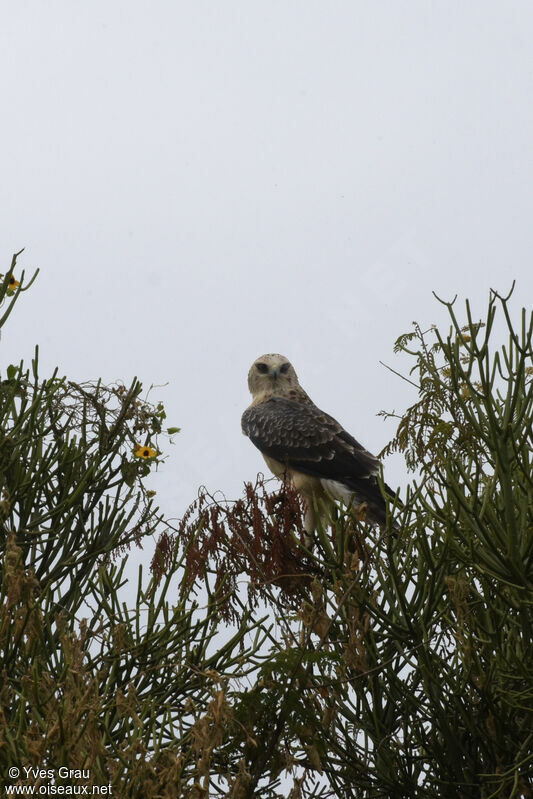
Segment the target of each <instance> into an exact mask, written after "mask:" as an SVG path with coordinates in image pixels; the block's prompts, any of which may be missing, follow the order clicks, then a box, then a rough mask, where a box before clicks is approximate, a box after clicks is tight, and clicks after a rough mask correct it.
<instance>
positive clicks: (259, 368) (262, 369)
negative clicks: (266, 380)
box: [255, 363, 268, 375]
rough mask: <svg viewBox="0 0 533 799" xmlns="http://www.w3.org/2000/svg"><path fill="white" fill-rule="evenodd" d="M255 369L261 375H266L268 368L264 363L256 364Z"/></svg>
mask: <svg viewBox="0 0 533 799" xmlns="http://www.w3.org/2000/svg"><path fill="white" fill-rule="evenodd" d="M255 368H256V369H257V371H258V372H261V374H262V375H266V373H267V372H268V366H267V365H266V363H256V365H255Z"/></svg>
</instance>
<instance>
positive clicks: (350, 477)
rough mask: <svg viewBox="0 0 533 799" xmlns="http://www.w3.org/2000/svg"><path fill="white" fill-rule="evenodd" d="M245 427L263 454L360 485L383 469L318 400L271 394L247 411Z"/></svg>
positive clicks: (308, 471)
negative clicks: (321, 407) (324, 410)
mask: <svg viewBox="0 0 533 799" xmlns="http://www.w3.org/2000/svg"><path fill="white" fill-rule="evenodd" d="M242 430H243V433H244V434H245V435H247V436H248V438H249V439H250V440H251V441H252V442H253V443H254V444H255V446H256V447H257V448H258V449H259V450H260V451H261V452H262V453H263V455H268V456H269V457H270V458H274V459H275V460H277V461H279V462H280V463H283V464H286V465H287V466H289V467H290V468H291V469H294V470H296V471H299V472H303V473H304V474H309V475H312V476H314V477H320V478H324V479H327V480H338V481H339V482H341V483H343V484H344V485H346V486H348V487H349V488H350V487H351V488H353V489H354V490H359V489H360V487H361V483H360V481H361V480H365V479H368V478H369V477H372V476H373V475H375V474H376V473H377V472H378V470H379V461H378V460H377V458H375V457H374V456H373V455H371V454H370V452H368V451H367V450H366V449H365V448H364V447H363V446H361V444H359V442H358V441H356V440H355V438H353V436H351V435H350V434H349V433H347V432H346V430H344V429H343V427H342V426H341V425H340V424H339V423H338V422H337V421H336V420H335V419H333V417H331V416H329V415H328V414H327V413H324V412H323V411H321V410H320V409H319V408H317V407H316V405H312V404H307V403H301V402H297V401H296V400H293V399H287V398H285V397H271V398H270V399H268V400H266V401H265V402H262V403H260V404H258V405H255V406H251V407H250V408H248V409H247V410H246V411H245V412H244V413H243V416H242ZM371 482H372V483H373V482H375V479H373V480H371Z"/></svg>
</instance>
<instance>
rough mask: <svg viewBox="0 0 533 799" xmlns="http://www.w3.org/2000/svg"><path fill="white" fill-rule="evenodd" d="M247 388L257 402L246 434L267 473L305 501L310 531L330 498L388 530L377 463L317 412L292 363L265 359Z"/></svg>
mask: <svg viewBox="0 0 533 799" xmlns="http://www.w3.org/2000/svg"><path fill="white" fill-rule="evenodd" d="M248 387H249V389H250V393H251V394H252V397H253V401H252V404H251V405H250V407H249V408H247V409H246V410H245V411H244V413H243V415H242V431H243V433H244V434H245V435H246V436H248V438H249V439H250V440H251V441H252V443H253V444H255V446H256V447H257V448H258V449H259V450H260V452H261V453H262V455H263V457H264V459H265V461H266V463H267V466H268V467H269V469H270V470H271V471H272V472H273V473H274V474H275V475H276V476H277V477H280V478H284V477H287V478H288V479H290V480H291V482H292V483H293V485H294V487H295V489H296V490H297V491H298V492H299V493H300V494H301V495H302V497H303V499H304V502H305V507H306V514H305V529H306V531H307V532H308V533H311V532H313V530H314V529H315V528H316V524H317V518H316V511H315V507H318V505H319V501H324V500H326V501H331V499H332V498H333V499H340V500H342V501H343V502H344V503H345V504H346V505H353V506H356V507H357V506H360V505H362V503H365V507H366V517H367V518H368V519H369V521H371V522H375V523H376V524H380V525H382V524H384V523H385V501H384V499H383V496H382V494H381V491H380V488H379V484H378V481H377V478H376V475H377V473H378V471H379V466H380V464H379V461H378V459H377V458H375V457H374V456H373V455H371V454H370V452H368V451H367V450H366V449H365V448H364V447H362V446H361V444H359V442H358V441H356V440H355V438H353V437H352V436H351V435H350V434H349V433H347V432H346V430H344V428H343V427H342V425H340V424H339V423H338V422H337V421H336V420H335V419H334V418H333V417H332V416H329V415H328V414H327V413H324V411H321V410H320V408H317V406H316V405H315V404H314V402H313V401H312V400H311V398H310V397H309V396H308V395H307V394H306V392H305V391H304V390H303V388H302V387H301V385H300V383H299V382H298V378H297V376H296V372H295V371H294V368H293V366H292V365H291V364H290V363H289V361H288V360H287V359H286V358H284V357H283V355H276V354H271V355H262V356H261V357H260V358H258V359H257V360H256V361H254V363H253V364H252V367H251V369H250V371H249V373H248ZM387 488H388V487H387ZM389 491H390V489H389ZM390 493H391V494H393V492H392V491H390Z"/></svg>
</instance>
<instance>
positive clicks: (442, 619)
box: [0, 257, 533, 799]
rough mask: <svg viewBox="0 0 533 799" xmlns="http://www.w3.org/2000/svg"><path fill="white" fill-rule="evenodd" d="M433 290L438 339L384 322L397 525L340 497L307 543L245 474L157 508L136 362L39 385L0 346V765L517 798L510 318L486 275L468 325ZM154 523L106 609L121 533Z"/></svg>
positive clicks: (519, 435) (523, 392)
mask: <svg viewBox="0 0 533 799" xmlns="http://www.w3.org/2000/svg"><path fill="white" fill-rule="evenodd" d="M15 268H16V257H15V258H14V261H13V263H12V266H11V272H10V273H8V274H7V275H6V276H5V277H4V280H3V284H2V288H1V289H0V304H1V303H2V301H4V304H5V305H6V310H5V311H4V314H3V316H2V317H1V321H0V325H1V324H3V323H4V322H5V321H6V319H7V318H8V316H9V313H11V310H12V308H13V306H14V303H15V302H17V301H18V299H19V297H20V296H21V292H23V291H24V290H25V289H26V287H25V285H24V280H23V279H22V278H21V280H20V285H16V283H17V281H16V280H14V279H12V277H13V275H14V270H15ZM445 305H446V307H447V309H448V312H449V315H450V320H451V329H450V331H449V332H448V333H447V334H446V335H444V334H442V333H441V332H440V331H439V330H438V329H436V328H431V329H430V330H428V331H426V332H424V331H423V330H422V328H421V327H420V326H418V325H415V326H414V329H413V331H410V332H409V333H407V334H405V335H404V336H401V337H400V338H399V339H398V341H397V342H396V347H395V349H396V351H397V352H398V353H400V354H401V357H402V358H408V359H410V362H411V364H412V368H411V370H410V373H409V377H406V378H405V379H407V380H409V382H410V383H412V385H413V388H414V389H415V390H416V392H417V395H416V398H415V400H414V402H413V404H412V405H411V407H410V408H408V409H407V411H406V412H405V414H403V415H402V416H401V417H399V425H398V431H397V434H396V436H395V438H394V439H393V441H392V442H391V443H390V445H389V446H388V447H387V449H386V451H387V452H393V451H399V452H402V453H403V454H404V455H405V458H406V462H407V465H408V467H409V468H410V469H411V470H412V471H413V472H414V475H413V479H412V483H411V485H410V486H409V487H408V489H407V492H406V496H405V497H403V500H404V501H403V504H402V505H401V506H400V504H399V503H397V505H398V507H395V508H391V509H390V510H391V515H394V517H395V525H394V526H393V525H392V524H390V525H389V528H388V529H383V530H378V529H376V528H372V527H371V526H369V525H367V524H366V523H365V522H364V512H362V511H361V509H357V512H353V509H347V508H344V507H338V508H336V509H335V511H334V513H333V515H332V518H331V519H330V524H329V525H328V527H326V528H324V529H320V530H318V531H317V534H316V536H315V539H316V540H315V545H314V548H313V550H312V551H309V550H307V549H306V548H305V546H304V545H303V543H302V541H303V540H304V537H303V528H302V524H301V503H300V500H299V498H298V496H297V495H296V494H295V493H294V491H293V490H292V489H291V487H290V486H288V485H283V486H282V487H281V490H279V491H277V492H269V491H268V490H267V484H266V483H265V481H264V480H262V479H258V480H257V482H256V483H255V484H254V485H252V484H249V485H247V486H246V489H245V493H244V496H243V497H242V498H241V499H239V500H237V501H236V502H233V503H231V502H227V501H225V500H223V501H221V500H218V499H217V498H216V496H213V495H210V494H209V493H208V492H207V491H203V492H201V493H200V495H199V497H198V499H197V500H196V501H195V502H194V503H193V504H192V505H191V507H190V508H189V510H188V511H186V513H185V514H184V515H183V517H182V519H181V521H180V522H179V523H178V524H177V525H176V527H173V526H172V525H171V524H169V523H168V521H165V520H164V518H163V517H162V515H161V514H160V512H159V511H158V509H157V508H156V507H155V506H154V504H153V503H154V498H153V495H154V492H153V491H151V490H149V489H148V488H147V486H146V485H145V482H146V479H147V478H148V476H149V475H150V474H151V472H152V469H153V467H154V464H157V463H158V462H160V460H161V455H160V451H159V438H158V437H163V436H164V435H173V434H175V433H176V432H178V428H173V427H166V416H165V411H164V408H163V406H162V405H161V404H160V403H159V404H156V405H152V404H151V403H149V402H148V401H147V400H146V399H142V396H141V385H140V383H139V382H138V381H137V380H135V381H134V382H133V383H132V385H131V386H129V387H124V386H120V385H116V386H103V385H101V384H100V383H86V384H77V383H73V382H72V381H69V380H67V379H65V378H60V377H59V376H58V375H57V374H54V375H52V377H51V378H48V379H44V380H43V379H42V378H40V377H39V374H38V353H37V352H36V356H35V359H34V361H33V364H32V368H31V369H25V368H24V366H23V364H20V365H9V366H7V367H6V369H5V372H4V373H3V375H2V376H3V377H4V380H3V381H2V382H1V383H0V488H1V490H2V497H1V501H0V540H1V542H2V548H3V561H2V572H1V588H0V671H1V674H2V680H1V681H0V773H1V775H5V774H6V773H7V769H8V768H9V767H10V766H17V767H19V768H20V767H23V766H25V765H26V766H30V765H34V766H39V767H41V768H50V767H53V768H58V767H59V766H61V765H68V766H69V767H71V768H79V769H88V770H89V771H90V775H91V776H90V780H85V782H86V783H87V784H89V785H104V784H107V783H109V782H111V784H112V787H113V792H114V795H117V796H124V797H130V796H131V797H178V798H179V797H183V798H184V799H185V797H192V799H204V797H207V796H211V797H228V799H252V797H262V799H274V797H286V796H290V799H311V798H312V797H315V798H316V799H318V797H321V798H322V799H326V797H340V798H341V799H351V798H352V797H353V798H354V799H378V797H379V798H383V799H385V798H386V797H405V799H408V798H409V799H411V798H416V799H437V797H461V798H462V799H464V798H465V797H472V798H473V797H476V799H477V798H478V797H483V799H493V798H495V797H515V799H531V797H532V796H533V677H532V675H533V639H532V624H533V620H532V618H533V617H532V612H531V611H532V605H533V476H532V469H531V448H532V438H533V430H532V416H533V414H532V410H533V381H532V377H533V370H532V338H533V317H528V316H527V315H526V313H525V312H523V313H522V317H521V319H520V323H519V325H518V332H517V331H516V329H515V326H514V324H513V321H512V318H511V313H510V310H509V302H508V298H501V297H498V296H497V295H496V294H494V293H493V294H492V295H491V297H490V302H489V307H488V311H487V315H486V319H485V320H484V321H483V323H480V322H479V321H477V320H476V321H475V320H474V319H473V317H472V314H471V311H470V307H469V305H468V304H467V306H466V319H465V320H461V321H459V319H458V318H457V312H456V309H455V307H454V306H453V305H452V304H449V303H445ZM498 312H499V316H500V319H502V321H503V322H504V324H505V325H506V327H507V337H508V342H506V343H505V345H504V346H501V347H500V348H496V349H494V345H493V339H494V331H495V329H496V326H495V325H496V320H497V319H498V317H497V314H498ZM384 415H391V414H384ZM165 430H166V433H164V431H165ZM362 517H363V521H361V518H362ZM154 534H155V535H157V536H158V543H157V546H156V548H155V552H154V555H153V559H152V563H151V573H150V575H149V576H148V577H145V576H144V571H143V569H140V570H139V577H138V581H137V589H136V599H135V601H134V602H133V603H132V604H133V606H132V607H129V606H128V604H127V603H126V602H125V601H124V596H125V594H124V588H125V587H126V584H127V580H126V576H125V575H126V570H127V555H126V552H127V549H128V548H129V547H130V546H131V545H132V544H134V543H136V542H138V543H141V544H142V545H143V546H144V547H146V545H147V543H148V542H149V541H151V538H150V536H153V535H154ZM131 582H132V581H130V584H131ZM21 782H22V783H24V782H25V780H23V779H21ZM65 782H68V780H65ZM83 782H84V781H83V780H82V783H83Z"/></svg>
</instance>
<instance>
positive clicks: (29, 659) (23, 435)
mask: <svg viewBox="0 0 533 799" xmlns="http://www.w3.org/2000/svg"><path fill="white" fill-rule="evenodd" d="M17 255H20V253H18V254H17ZM17 255H16V256H14V258H13V261H12V264H11V269H10V271H9V272H8V273H7V274H6V275H5V277H4V278H3V283H2V286H1V289H0V302H5V303H7V309H6V311H5V313H4V315H3V317H2V318H1V320H0V324H4V323H5V322H6V320H7V318H8V317H9V314H10V313H11V312H12V310H13V308H14V304H15V302H17V300H19V299H20V297H21V295H22V293H23V292H24V291H25V290H27V288H29V285H30V284H28V286H27V287H25V286H24V275H22V277H21V280H20V282H19V281H17V280H16V279H15V269H16V262H17ZM5 376H6V379H4V380H3V381H2V383H1V385H0V430H1V434H0V485H1V491H2V502H1V505H0V521H1V527H0V542H1V548H2V552H3V557H2V573H1V590H0V608H1V609H0V674H1V675H2V680H1V687H0V779H2V780H4V781H5V782H6V784H9V783H10V782H13V783H14V784H19V785H26V784H31V785H33V786H34V787H35V789H36V790H37V789H38V788H40V787H42V786H43V785H45V784H46V785H49V784H51V783H52V782H53V783H54V784H55V785H56V786H63V792H65V791H66V790H67V789H68V788H69V786H70V790H72V785H73V783H76V784H78V783H79V784H80V785H88V786H91V789H92V786H107V785H111V788H112V790H113V794H114V795H119V796H139V797H150V796H168V797H180V796H192V797H194V796H198V797H200V796H203V795H205V793H204V791H203V788H202V784H203V781H204V779H205V778H206V775H208V774H209V773H210V768H211V760H212V751H213V750H214V749H215V747H216V746H217V745H218V742H219V739H221V738H222V736H223V732H224V724H225V718H226V715H227V709H226V700H225V690H224V685H225V682H226V681H227V680H228V679H229V677H230V676H231V675H232V673H233V672H235V671H237V672H238V674H239V676H242V675H245V674H246V670H247V667H246V665H245V662H246V658H247V656H249V655H252V654H253V652H254V651H255V649H256V648H258V647H259V646H260V645H261V642H262V639H263V634H262V633H261V631H256V630H255V626H256V623H255V622H253V621H251V620H250V614H249V613H247V612H246V610H245V609H242V613H241V616H240V619H239V623H238V625H236V626H235V628H234V630H233V632H232V636H231V638H230V639H229V640H227V639H226V640H225V641H224V642H223V644H220V645H219V643H218V641H217V627H216V621H217V620H218V618H219V605H220V602H221V597H220V596H219V595H218V594H217V593H216V592H215V593H210V594H209V595H206V596H205V602H201V601H200V600H199V599H196V598H195V595H194V591H195V590H196V589H197V586H196V587H195V586H193V585H192V584H191V583H190V582H188V581H184V580H182V581H179V580H178V579H177V577H178V576H179V575H180V572H181V568H182V562H183V559H184V556H185V553H183V552H176V553H174V554H173V555H171V556H170V558H169V559H168V560H167V566H168V569H167V572H166V574H165V575H162V574H161V571H160V570H159V569H158V559H159V558H161V557H162V556H163V555H164V554H165V546H164V542H165V532H164V530H165V525H164V521H163V520H162V519H161V516H160V514H159V512H158V510H157V508H156V507H155V506H154V504H153V503H154V499H153V496H152V494H153V492H151V491H149V490H147V489H146V487H145V485H144V479H145V478H146V476H147V475H148V473H149V472H150V469H151V468H152V466H153V464H154V463H156V462H157V461H158V448H157V438H158V436H161V435H162V433H163V423H164V419H165V413H164V409H163V406H162V405H161V404H158V405H156V406H154V405H152V404H150V403H149V402H147V401H146V400H144V399H141V392H142V386H141V384H140V382H139V381H138V380H134V381H133V383H132V385H131V386H129V387H128V388H126V387H125V386H123V385H120V384H117V385H115V386H110V387H107V386H103V385H102V384H101V383H99V382H97V383H85V384H78V383H74V382H72V381H69V380H67V379H66V378H60V377H58V375H57V373H55V374H54V375H52V377H51V378H48V379H44V380H43V379H41V378H40V377H39V374H38V351H36V355H35V359H34V360H33V362H32V367H31V369H25V368H24V366H23V364H21V365H19V366H13V365H12V366H9V367H8V368H7V370H6V372H5ZM169 432H170V433H172V432H175V430H173V429H172V428H170V431H169ZM139 442H141V443H139ZM155 532H159V533H161V539H160V544H159V548H158V553H157V555H156V561H155V562H154V564H153V566H154V572H155V573H157V575H158V576H157V577H155V576H154V577H150V576H149V578H148V579H146V578H145V577H144V575H143V572H142V569H141V570H140V573H139V580H138V586H137V600H136V604H135V607H133V608H128V607H127V606H126V604H125V603H124V602H123V601H122V600H121V588H122V587H123V586H124V584H125V582H126V578H125V576H124V575H125V570H126V564H127V554H125V553H126V551H127V549H128V548H129V547H130V546H131V545H132V544H134V543H138V544H141V545H142V544H143V543H144V545H146V542H147V541H148V542H151V540H152V538H151V536H152V535H153V534H154V533H155ZM252 632H253V636H254V638H253V640H252V643H251V644H250V645H249V648H247V644H246V637H247V636H249V635H250V634H251V633H252ZM64 767H68V769H65V768H64ZM61 768H63V770H62V771H60V769H61ZM10 769H14V771H11V772H10V771H9V770H10ZM17 769H18V772H19V775H18V779H17ZM29 769H33V771H28V770H29ZM35 769H41V773H40V774H39V773H37V771H35ZM69 769H72V770H74V774H71V773H69ZM9 776H11V780H10V779H9ZM67 792H68V790H67Z"/></svg>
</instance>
